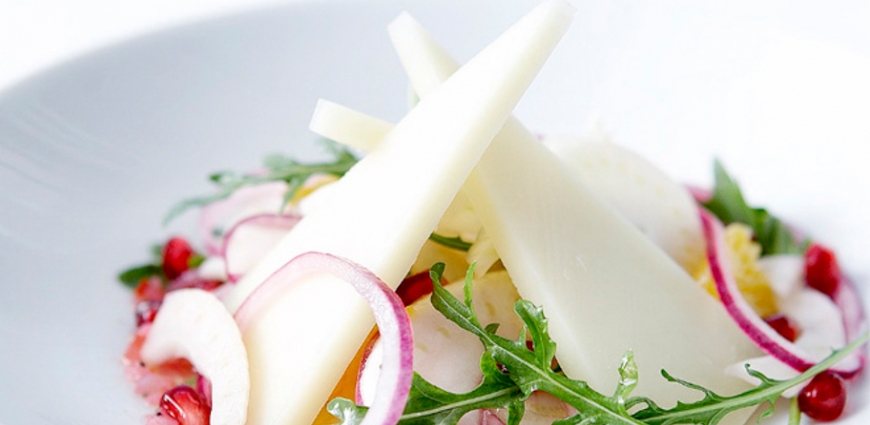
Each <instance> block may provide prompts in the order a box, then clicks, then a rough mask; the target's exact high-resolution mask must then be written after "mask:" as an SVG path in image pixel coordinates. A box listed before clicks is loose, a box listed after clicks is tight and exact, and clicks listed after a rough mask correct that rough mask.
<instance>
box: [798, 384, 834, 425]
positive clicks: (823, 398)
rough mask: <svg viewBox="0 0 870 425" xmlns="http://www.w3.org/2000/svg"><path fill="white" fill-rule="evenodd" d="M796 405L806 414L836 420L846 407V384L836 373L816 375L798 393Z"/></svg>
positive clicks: (820, 418)
mask: <svg viewBox="0 0 870 425" xmlns="http://www.w3.org/2000/svg"><path fill="white" fill-rule="evenodd" d="M798 406H799V407H800V409H801V412H804V413H805V414H806V415H807V416H809V417H811V418H813V419H815V420H817V421H823V422H830V421H833V420H836V419H837V418H839V417H840V415H841V414H843V409H844V408H845V407H846V384H845V382H844V381H843V378H841V377H840V376H839V375H837V374H836V373H833V372H830V371H825V372H822V373H820V374H818V375H816V376H815V377H814V378H813V379H812V380H810V382H809V383H808V384H807V385H806V386H805V387H804V388H803V389H802V390H801V392H800V394H798Z"/></svg>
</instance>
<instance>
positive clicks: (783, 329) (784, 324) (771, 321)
mask: <svg viewBox="0 0 870 425" xmlns="http://www.w3.org/2000/svg"><path fill="white" fill-rule="evenodd" d="M764 321H765V322H767V324H768V325H769V326H770V327H771V328H773V330H775V331H776V333H778V334H780V335H782V337H783V338H785V339H787V340H789V341H791V342H794V341H795V340H796V339H797V336H798V331H797V328H795V326H794V323H792V322H791V320H788V317H785V316H783V315H781V314H775V315H773V316H770V317H768V318H766V319H764Z"/></svg>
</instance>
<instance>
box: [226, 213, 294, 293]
mask: <svg viewBox="0 0 870 425" xmlns="http://www.w3.org/2000/svg"><path fill="white" fill-rule="evenodd" d="M301 219H302V217H300V216H298V215H296V214H258V215H254V216H251V217H248V218H246V219H243V220H242V221H239V222H238V223H236V224H235V225H234V226H233V227H232V228H231V229H230V230H229V231H228V232H227V233H226V235H225V236H224V244H223V248H222V250H221V256H223V258H224V264H225V267H226V273H227V279H229V280H230V281H231V282H235V281H237V280H239V278H241V277H242V276H243V275H244V274H245V273H247V272H248V271H249V270H251V268H253V267H254V266H255V265H257V263H258V262H259V261H260V260H261V259H263V257H265V256H266V254H268V253H269V251H271V250H272V248H274V247H275V245H277V244H278V242H279V241H281V239H282V238H284V236H285V235H286V234H287V232H289V231H290V229H292V228H293V226H295V225H296V223H298V222H299V220H301Z"/></svg>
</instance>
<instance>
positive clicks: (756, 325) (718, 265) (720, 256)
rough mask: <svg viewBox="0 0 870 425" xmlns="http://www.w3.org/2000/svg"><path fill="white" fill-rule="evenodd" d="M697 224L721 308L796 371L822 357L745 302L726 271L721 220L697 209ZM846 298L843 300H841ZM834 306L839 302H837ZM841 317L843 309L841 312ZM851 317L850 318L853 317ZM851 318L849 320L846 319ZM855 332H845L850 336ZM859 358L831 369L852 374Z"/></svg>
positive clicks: (761, 345)
mask: <svg viewBox="0 0 870 425" xmlns="http://www.w3.org/2000/svg"><path fill="white" fill-rule="evenodd" d="M700 216H701V224H702V226H703V233H704V239H705V240H706V242H707V260H708V261H709V263H710V274H711V275H712V277H713V282H714V283H715V285H716V291H717V292H718V293H719V298H720V299H721V301H722V305H723V306H724V307H725V310H726V311H727V312H728V314H729V315H730V316H731V318H732V319H734V322H735V323H737V325H738V326H739V327H740V329H741V330H742V331H743V332H744V333H745V334H746V335H747V336H748V337H749V339H751V340H752V342H754V343H755V345H757V346H758V348H760V349H761V350H763V351H764V352H766V353H767V354H769V355H771V356H773V357H774V358H775V359H777V360H779V361H780V362H782V363H784V364H786V365H787V366H789V367H791V368H792V369H795V370H797V371H798V372H803V371H805V370H807V369H809V368H810V367H812V366H813V365H815V364H816V363H817V362H819V361H821V360H822V358H816V357H817V356H812V355H810V354H809V353H807V352H806V351H805V350H804V349H802V348H800V347H798V346H797V345H795V344H794V343H792V342H791V341H789V340H787V339H785V338H783V337H782V336H781V335H780V334H779V333H777V332H776V331H775V330H774V329H773V328H771V327H770V326H769V325H768V324H767V323H765V322H764V320H763V319H762V318H761V317H759V316H758V315H757V314H756V313H755V311H754V310H752V307H751V306H750V305H749V303H747V302H746V300H745V299H744V298H743V295H741V294H740V290H739V289H738V288H737V282H736V281H735V280H734V276H733V275H732V274H731V272H730V270H731V269H730V267H729V264H728V259H727V257H725V252H726V248H725V247H726V245H725V229H724V226H723V225H722V223H721V222H720V221H719V220H718V219H717V218H716V217H714V216H713V215H712V214H711V213H709V212H708V211H706V210H704V209H703V208H702V209H700ZM845 296H851V297H853V298H852V299H853V301H851V303H852V304H854V303H860V300H859V299H858V298H857V294H856V293H850V294H844V297H845ZM845 302H846V301H845V300H844V303H845ZM837 305H838V306H839V305H840V304H837ZM844 317H846V312H845V311H844ZM853 319H854V317H853ZM850 320H852V319H850ZM854 336H855V335H849V337H850V338H852V337H854ZM862 367H863V361H861V359H860V357H859V356H856V355H854V354H853V355H852V356H849V357H847V358H846V359H844V360H843V361H841V362H840V363H838V364H837V365H835V366H834V367H833V368H831V371H832V372H836V373H838V374H840V375H842V376H843V377H847V378H848V377H852V376H855V375H856V374H857V373H858V372H860V371H861V368H862Z"/></svg>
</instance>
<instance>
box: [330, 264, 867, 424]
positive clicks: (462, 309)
mask: <svg viewBox="0 0 870 425" xmlns="http://www.w3.org/2000/svg"><path fill="white" fill-rule="evenodd" d="M443 272H444V264H442V263H439V264H436V265H435V266H433V267H432V269H431V270H430V277H431V278H432V282H433V293H432V304H433V305H434V306H435V308H436V309H437V310H438V311H439V312H441V313H442V314H443V315H444V316H445V317H446V318H447V319H449V320H450V321H452V322H453V323H455V324H457V325H458V326H459V327H461V328H463V329H465V330H466V331H468V332H471V333H472V334H474V335H476V336H477V337H478V338H479V339H480V341H481V343H483V345H484V347H485V352H484V354H483V356H482V358H481V361H480V368H481V371H482V372H483V381H482V383H481V384H480V385H479V386H478V387H477V388H475V389H474V390H472V391H470V392H468V393H465V394H455V393H451V392H448V391H444V390H442V389H440V388H438V387H436V386H435V385H433V384H431V383H429V382H428V381H426V380H425V379H424V378H422V377H421V376H419V375H417V374H415V375H414V378H413V382H412V386H411V391H410V393H409V397H408V402H407V404H406V406H405V409H404V412H403V414H402V416H401V418H400V419H399V425H455V424H456V423H457V421H458V420H459V418H461V417H462V415H464V414H465V413H467V412H469V411H472V410H475V409H486V408H498V407H502V408H507V411H508V422H507V423H508V425H517V424H518V423H519V421H520V420H521V419H522V415H523V413H524V412H523V408H524V405H523V402H524V401H525V400H526V398H528V397H529V395H531V394H532V392H534V391H544V392H547V393H549V394H550V395H553V396H555V397H557V398H559V399H561V400H562V401H564V402H566V403H568V404H569V405H571V406H572V407H573V408H575V409H576V410H577V412H578V413H577V414H575V415H574V416H571V417H569V418H566V419H563V420H559V421H556V422H554V425H585V424H592V423H595V424H598V425H628V424H631V425H643V424H645V425H671V424H699V425H716V424H717V423H718V422H719V421H720V420H721V419H722V418H723V417H725V416H726V415H727V414H729V413H731V412H733V411H735V410H739V409H742V408H745V407H750V406H756V405H760V404H763V403H767V404H768V405H769V407H768V409H767V411H766V412H765V413H764V414H763V415H762V417H765V416H768V415H770V414H772V412H773V402H774V401H775V400H776V399H777V398H778V397H780V396H781V395H782V393H783V392H785V391H786V390H788V389H790V388H792V387H795V386H797V385H800V384H802V383H803V382H806V381H808V380H809V379H811V378H812V377H813V376H815V375H816V374H818V373H821V372H822V371H824V370H826V369H828V368H830V367H831V366H833V365H834V364H836V363H837V362H839V361H840V360H842V359H843V358H844V357H846V356H847V355H849V354H850V353H851V352H853V351H854V350H856V349H858V348H859V347H861V346H862V345H864V344H866V343H867V341H868V339H870V334H864V335H863V336H861V337H860V338H858V339H856V340H855V341H853V342H852V343H850V344H849V345H848V346H847V347H845V348H843V349H842V350H839V351H836V352H834V353H833V354H832V355H831V356H829V357H828V358H826V359H825V360H823V361H822V362H820V363H818V364H817V365H816V366H814V367H812V368H810V369H808V370H807V371H806V372H804V373H802V374H800V375H799V376H797V377H795V378H792V379H788V380H782V381H779V380H774V379H770V378H768V377H766V376H765V375H763V374H761V373H760V372H757V371H754V370H751V369H749V368H748V367H747V372H748V373H749V374H750V375H752V376H754V377H756V378H758V379H759V381H760V382H761V383H760V384H759V385H758V386H757V387H755V388H753V389H750V390H748V391H745V392H743V393H740V394H737V395H733V396H722V395H719V394H716V393H715V392H713V391H710V390H707V389H705V388H703V387H701V386H699V385H696V384H693V383H690V382H687V381H684V380H681V379H677V378H675V377H673V376H671V375H670V374H668V373H667V372H666V371H662V375H663V376H664V377H665V379H667V380H669V381H670V382H674V383H676V384H679V385H683V386H686V387H688V388H691V389H694V390H697V391H699V392H701V393H702V394H703V396H704V397H703V398H702V399H701V400H698V401H695V402H691V403H684V402H679V403H677V405H676V406H675V407H673V408H671V409H664V408H661V407H660V406H658V405H657V404H656V403H655V402H654V401H653V400H651V399H649V398H647V397H631V391H632V390H633V389H634V387H635V386H636V385H637V379H638V373H637V364H636V363H635V362H634V355H633V354H632V353H631V352H629V353H627V354H626V355H625V356H624V357H623V359H622V363H621V365H620V367H619V381H618V385H617V387H616V390H615V391H614V395H612V396H606V395H604V394H601V393H599V392H597V391H595V390H593V389H592V388H590V387H589V386H588V384H586V383H585V382H582V381H577V380H572V379H570V378H568V377H566V376H564V375H563V374H561V373H560V372H557V371H554V370H553V369H552V364H553V358H554V355H555V352H556V343H555V342H554V341H553V340H552V339H551V338H550V336H549V332H548V330H547V319H546V317H545V316H544V314H543V311H542V310H541V308H539V307H536V306H534V305H533V304H532V303H530V302H528V301H525V300H520V301H517V303H516V305H515V307H514V311H515V312H516V314H517V315H518V316H519V317H520V318H521V319H522V321H523V323H524V328H523V331H522V332H521V333H520V335H519V337H518V338H517V339H516V340H511V339H507V338H503V337H500V336H498V335H496V334H495V331H496V330H497V328H498V325H497V324H490V325H487V326H483V325H481V323H480V322H479V321H478V318H477V316H476V314H475V312H474V309H473V307H472V302H471V301H472V300H471V284H472V276H473V273H474V265H472V266H471V267H470V268H469V269H468V273H467V275H466V279H465V287H464V296H463V298H464V299H463V300H462V301H460V300H458V299H457V298H456V297H454V296H453V295H452V294H451V293H450V292H449V291H447V290H446V289H445V288H444V287H443V286H442V285H441V283H440V282H441V276H442V274H443ZM527 335H528V336H530V337H531V342H532V348H531V349H529V347H528V345H527V342H526V336H527ZM328 409H329V412H330V413H332V414H333V415H334V416H336V417H337V418H338V419H339V420H340V421H341V425H358V424H359V423H360V422H361V421H362V419H363V417H364V416H365V413H366V410H367V409H366V408H365V407H362V406H357V405H355V404H354V403H353V402H351V401H350V400H347V399H341V398H338V399H334V400H332V401H331V402H330V403H329V406H328ZM629 410H634V411H635V413H633V414H632V413H629Z"/></svg>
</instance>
